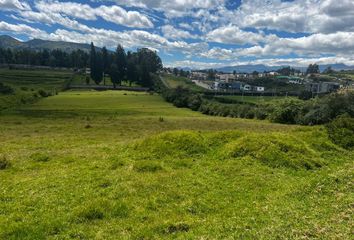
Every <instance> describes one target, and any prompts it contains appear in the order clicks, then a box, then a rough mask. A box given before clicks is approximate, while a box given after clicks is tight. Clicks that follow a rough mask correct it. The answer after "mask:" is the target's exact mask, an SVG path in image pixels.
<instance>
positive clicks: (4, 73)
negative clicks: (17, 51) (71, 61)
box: [0, 68, 72, 111]
mask: <svg viewBox="0 0 354 240" xmlns="http://www.w3.org/2000/svg"><path fill="white" fill-rule="evenodd" d="M71 77H72V73H71V72H68V71H52V70H51V71H49V70H33V71H30V70H9V69H4V68H0V82H1V83H3V84H5V85H9V86H11V87H12V88H14V89H15V94H11V95H1V94H0V111H1V110H2V109H5V108H11V107H14V106H18V105H21V104H24V103H30V102H33V101H35V100H37V97H34V94H37V92H38V90H40V89H42V90H44V91H47V92H53V93H54V92H56V91H57V90H60V89H62V88H63V86H64V85H65V84H66V83H67V82H68V81H69V80H70V79H71Z"/></svg>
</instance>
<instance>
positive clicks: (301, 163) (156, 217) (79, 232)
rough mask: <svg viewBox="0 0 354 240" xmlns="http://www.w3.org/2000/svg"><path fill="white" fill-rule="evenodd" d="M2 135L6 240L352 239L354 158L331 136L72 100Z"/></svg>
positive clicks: (2, 120) (8, 122)
mask: <svg viewBox="0 0 354 240" xmlns="http://www.w3.org/2000/svg"><path fill="white" fill-rule="evenodd" d="M0 132H1V134H0V144H1V147H0V161H1V162H2V165H1V164H0V166H2V169H1V170H0V239H277V238H278V239H284V238H287V239H301V238H303V239H310V238H319V239H350V238H351V236H352V228H351V226H352V225H353V219H352V217H351V215H352V211H353V207H352V203H353V200H354V197H353V191H352V179H353V166H352V159H353V157H354V154H353V152H351V151H347V150H344V149H341V148H340V147H338V146H336V145H334V144H333V143H332V142H331V141H330V140H329V139H328V136H327V133H326V131H325V130H324V128H323V127H299V126H288V125H279V124H271V123H268V122H266V121H256V120H241V119H231V118H220V117H209V116H205V115H202V114H200V113H197V112H193V111H190V110H188V109H178V108H175V107H173V106H172V105H171V104H168V103H166V102H164V101H163V100H162V98H161V97H160V96H158V95H156V94H154V95H150V94H145V93H135V92H124V91H106V92H96V91H69V92H64V93H59V95H57V96H54V97H49V98H45V99H42V100H40V101H38V102H36V103H35V104H32V105H22V106H21V107H17V108H15V109H12V110H11V111H7V112H4V113H3V114H2V115H0ZM4 163H6V164H4Z"/></svg>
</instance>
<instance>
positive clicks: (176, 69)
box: [173, 68, 179, 76]
mask: <svg viewBox="0 0 354 240" xmlns="http://www.w3.org/2000/svg"><path fill="white" fill-rule="evenodd" d="M178 74H179V70H178V68H173V75H175V76H178Z"/></svg>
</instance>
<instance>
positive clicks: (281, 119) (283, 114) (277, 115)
mask: <svg viewBox="0 0 354 240" xmlns="http://www.w3.org/2000/svg"><path fill="white" fill-rule="evenodd" d="M302 107H303V102H302V101H300V100H294V99H285V100H283V101H280V102H279V103H277V104H274V109H273V110H272V112H271V114H270V120H271V121H273V122H277V123H288V124H295V123H296V122H297V119H298V116H299V114H300V112H301V110H302Z"/></svg>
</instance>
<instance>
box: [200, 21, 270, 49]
mask: <svg viewBox="0 0 354 240" xmlns="http://www.w3.org/2000/svg"><path fill="white" fill-rule="evenodd" d="M206 39H207V40H208V41H211V42H219V43H229V44H240V45H243V44H257V43H259V42H264V41H265V40H266V36H265V35H264V34H259V33H254V32H246V31H243V30H241V29H240V28H239V27H237V26H232V25H229V26H224V27H220V28H217V29H214V30H213V31H211V32H209V33H208V34H207V36H206Z"/></svg>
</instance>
